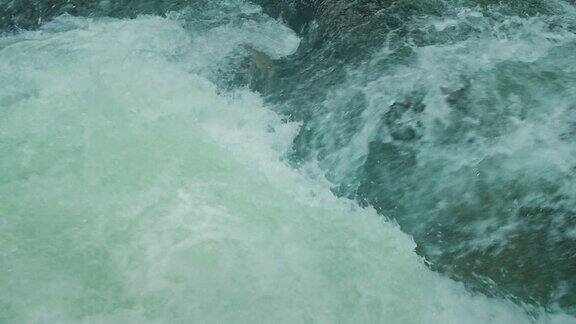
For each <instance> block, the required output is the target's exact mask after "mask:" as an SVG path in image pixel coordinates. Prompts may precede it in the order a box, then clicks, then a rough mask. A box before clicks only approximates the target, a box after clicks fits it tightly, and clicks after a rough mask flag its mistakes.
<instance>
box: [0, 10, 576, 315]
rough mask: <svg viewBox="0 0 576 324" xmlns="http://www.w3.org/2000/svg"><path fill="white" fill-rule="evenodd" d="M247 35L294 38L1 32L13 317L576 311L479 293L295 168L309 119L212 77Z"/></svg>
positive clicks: (171, 22)
mask: <svg viewBox="0 0 576 324" xmlns="http://www.w3.org/2000/svg"><path fill="white" fill-rule="evenodd" d="M239 10H245V11H246V12H254V10H255V9H254V8H253V7H244V6H240V7H239ZM247 40H249V41H250V42H252V43H256V44H260V46H262V47H264V48H268V50H269V51H272V52H273V54H275V55H277V56H281V55H286V54H289V53H290V52H291V51H293V50H294V49H295V47H296V46H297V43H298V40H297V39H296V38H295V36H294V35H293V34H292V33H291V32H289V31H288V30H287V29H285V28H284V27H282V26H281V25H279V24H277V23H275V22H271V21H269V20H266V19H263V20H262V21H261V22H258V23H255V22H248V23H245V24H242V23H241V24H220V25H217V26H215V27H214V26H212V27H210V28H206V29H201V28H199V27H197V26H196V25H192V26H188V29H185V28H184V27H182V25H181V24H180V22H179V20H178V19H177V18H176V17H173V18H170V19H164V18H159V17H151V16H150V17H139V18H137V19H135V20H106V19H103V20H90V19H84V18H69V17H62V18H59V19H58V20H57V21H55V22H53V23H51V24H49V25H47V26H45V27H44V29H43V30H42V31H37V32H21V33H19V34H16V35H12V36H6V37H3V38H1V39H0V152H1V154H2V157H1V159H0V246H1V249H0V323H78V322H80V323H122V322H123V323H191V322H193V323H268V322H281V323H525V322H530V321H534V322H557V323H564V322H570V321H572V318H570V317H567V316H563V315H554V316H552V315H544V314H542V313H541V312H540V311H539V310H538V309H531V310H532V313H533V314H534V315H533V316H528V315H527V314H526V313H525V312H524V309H522V308H521V307H520V306H517V305H513V304H512V303H510V302H507V301H503V300H498V299H490V298H487V297H484V296H473V295H471V294H470V293H469V292H467V291H466V290H464V288H463V286H462V285H461V284H458V283H455V282H453V281H451V280H449V279H446V278H444V277H442V276H440V275H439V274H436V273H434V272H432V271H430V270H429V269H428V268H427V267H426V266H425V265H424V263H423V261H422V260H421V259H420V258H419V257H418V256H417V255H416V254H415V253H414V249H415V244H414V243H413V241H412V240H411V238H410V237H409V236H407V235H405V234H404V233H402V232H401V231H400V230H399V229H398V227H397V226H396V225H394V224H392V223H385V222H383V221H382V219H381V218H380V217H379V216H378V215H377V214H376V213H375V211H373V210H372V209H369V208H368V209H361V208H359V207H357V206H356V205H355V204H354V203H352V202H349V201H345V200H343V199H337V198H335V197H334V196H333V195H332V194H331V193H330V191H329V190H328V188H329V186H328V184H327V183H326V182H325V181H323V180H322V178H321V177H320V176H319V175H318V173H315V172H314V170H309V174H303V173H304V171H302V174H301V173H297V172H296V171H294V170H292V169H291V168H289V167H288V166H286V165H285V163H284V162H282V157H283V156H284V155H285V153H286V151H287V150H288V148H289V147H290V144H291V141H292V139H293V138H294V136H295V134H296V131H297V127H298V125H296V124H284V123H282V122H281V120H280V117H279V116H277V115H275V114H274V113H272V112H271V111H270V110H268V109H267V108H266V107H265V106H264V105H263V103H262V100H261V98H260V97H259V96H258V95H256V94H253V93H250V92H248V91H247V90H237V91H235V92H231V93H227V92H221V91H219V90H217V88H216V86H215V85H214V84H212V83H211V82H210V81H209V79H210V76H211V73H212V72H213V70H214V69H217V68H218V66H222V65H223V64H224V63H225V62H226V60H227V57H228V56H229V55H232V54H231V53H233V51H234V48H235V46H237V45H239V44H242V43H243V42H245V41H247Z"/></svg>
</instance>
